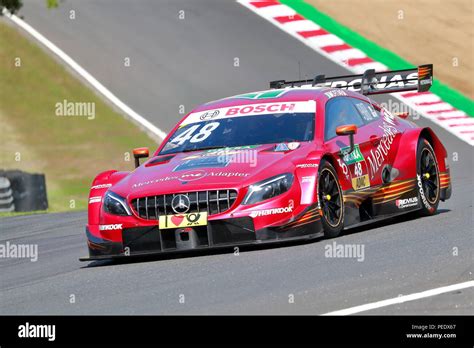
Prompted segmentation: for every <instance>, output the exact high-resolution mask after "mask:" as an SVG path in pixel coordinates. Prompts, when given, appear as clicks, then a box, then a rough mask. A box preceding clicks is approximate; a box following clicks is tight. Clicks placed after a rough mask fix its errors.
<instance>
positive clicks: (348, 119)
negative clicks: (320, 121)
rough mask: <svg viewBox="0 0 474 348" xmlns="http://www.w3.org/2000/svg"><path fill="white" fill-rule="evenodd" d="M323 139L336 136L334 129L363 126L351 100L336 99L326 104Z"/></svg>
mask: <svg viewBox="0 0 474 348" xmlns="http://www.w3.org/2000/svg"><path fill="white" fill-rule="evenodd" d="M324 124H325V126H324V139H325V140H329V139H332V138H334V137H335V136H336V128H337V127H339V126H342V125H345V124H355V125H356V126H357V127H361V126H363V125H364V121H363V120H362V117H361V116H360V115H359V112H358V111H357V109H356V107H355V106H354V104H353V102H352V101H351V98H348V97H336V98H333V99H331V100H329V101H328V102H327V103H326V117H325V121H324Z"/></svg>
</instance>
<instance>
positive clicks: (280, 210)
mask: <svg viewBox="0 0 474 348" xmlns="http://www.w3.org/2000/svg"><path fill="white" fill-rule="evenodd" d="M293 208H294V201H293V200H292V199H290V200H289V201H288V206H287V207H280V208H271V209H263V210H255V211H252V212H251V213H250V217H252V218H255V217H257V216H267V215H277V214H286V213H291V212H293Z"/></svg>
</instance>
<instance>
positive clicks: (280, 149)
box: [275, 143, 290, 152]
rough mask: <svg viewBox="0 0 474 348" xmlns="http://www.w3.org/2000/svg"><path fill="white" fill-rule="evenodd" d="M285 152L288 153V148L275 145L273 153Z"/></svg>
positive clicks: (283, 144)
mask: <svg viewBox="0 0 474 348" xmlns="http://www.w3.org/2000/svg"><path fill="white" fill-rule="evenodd" d="M285 151H290V148H289V147H288V145H287V144H285V143H281V144H277V145H275V152H285Z"/></svg>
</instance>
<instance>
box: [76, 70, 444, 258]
mask: <svg viewBox="0 0 474 348" xmlns="http://www.w3.org/2000/svg"><path fill="white" fill-rule="evenodd" d="M432 71H433V66H432V65H423V66H419V67H418V68H417V69H408V70H398V71H388V72H382V73H376V72H375V71H373V70H367V71H366V72H365V73H364V74H362V75H349V76H338V77H325V76H324V75H318V76H316V77H315V78H314V79H313V80H301V81H289V82H288V81H284V80H279V81H273V82H271V83H270V87H271V89H270V90H267V91H261V92H255V93H247V94H242V95H237V96H234V97H230V98H225V99H221V100H218V101H213V102H210V103H207V104H204V105H202V106H199V107H198V108H196V109H195V110H193V111H192V112H191V113H189V114H188V115H186V117H184V118H183V119H182V120H181V121H180V122H179V123H178V124H177V125H176V127H175V128H174V129H173V130H172V131H171V132H170V133H169V135H168V137H167V138H166V139H165V140H164V141H163V143H162V144H161V145H160V146H159V148H158V150H156V151H155V153H154V154H153V156H152V157H151V158H150V159H148V160H147V161H146V162H144V163H143V164H141V165H140V163H139V160H140V158H143V157H148V149H146V148H139V149H135V150H134V157H135V166H136V169H135V170H134V171H132V172H118V171H115V170H110V171H106V172H103V173H101V174H99V175H98V176H97V177H96V178H95V180H94V182H93V184H92V187H91V190H90V196H89V216H88V219H89V220H88V224H87V226H86V234H87V240H88V247H89V257H86V258H82V259H81V260H95V259H107V258H115V257H126V256H134V255H144V254H154V253H157V254H162V253H168V252H176V251H185V250H196V249H203V248H218V247H229V246H238V245H248V244H260V243H267V242H280V241H286V240H294V239H310V238H315V237H318V236H321V235H324V236H326V237H329V238H331V237H336V236H338V235H339V234H340V233H341V232H342V231H343V230H344V229H347V228H350V227H354V226H359V225H362V224H366V223H370V222H373V221H377V220H381V219H386V218H390V217H393V216H396V215H400V214H405V213H408V212H413V211H416V212H417V213H418V214H419V215H432V214H434V213H435V212H436V210H437V207H438V203H439V201H440V200H441V201H444V200H446V199H448V198H449V197H450V195H451V184H450V175H449V167H448V163H447V158H446V149H445V148H444V146H443V144H442V143H441V142H440V140H439V139H438V137H437V136H436V134H434V132H433V131H432V130H431V129H430V128H421V127H417V126H416V125H415V124H413V123H412V122H410V121H408V120H406V117H407V116H408V114H399V115H393V114H391V113H390V112H389V111H388V110H386V109H384V108H382V107H381V106H380V105H379V104H377V103H376V102H374V101H373V100H371V99H370V98H368V97H367V96H368V95H372V94H380V93H394V92H405V91H417V92H424V91H427V90H428V89H429V88H430V86H431V83H432Z"/></svg>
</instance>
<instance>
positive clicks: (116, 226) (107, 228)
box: [99, 224, 122, 231]
mask: <svg viewBox="0 0 474 348" xmlns="http://www.w3.org/2000/svg"><path fill="white" fill-rule="evenodd" d="M121 229H122V224H114V225H99V231H115V230H121Z"/></svg>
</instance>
